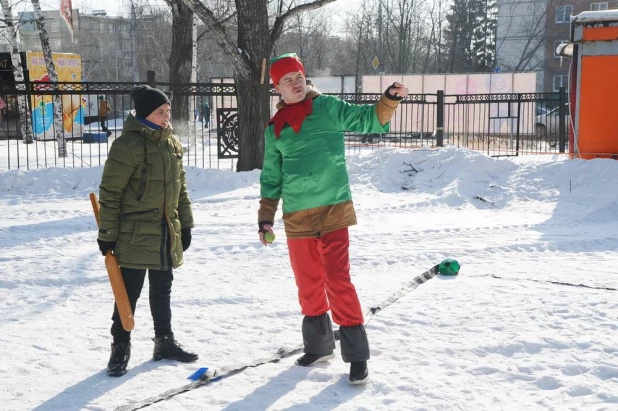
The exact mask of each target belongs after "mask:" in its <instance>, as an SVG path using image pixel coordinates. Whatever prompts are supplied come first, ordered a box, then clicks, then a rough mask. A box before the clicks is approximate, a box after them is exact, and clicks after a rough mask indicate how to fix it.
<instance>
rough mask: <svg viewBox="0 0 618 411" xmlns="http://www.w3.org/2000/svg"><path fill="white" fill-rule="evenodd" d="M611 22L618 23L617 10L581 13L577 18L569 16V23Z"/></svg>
mask: <svg viewBox="0 0 618 411" xmlns="http://www.w3.org/2000/svg"><path fill="white" fill-rule="evenodd" d="M612 20H613V21H616V22H618V10H601V11H583V12H581V13H579V14H578V15H577V16H571V22H581V23H588V22H594V21H612Z"/></svg>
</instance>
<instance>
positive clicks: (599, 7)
mask: <svg viewBox="0 0 618 411" xmlns="http://www.w3.org/2000/svg"><path fill="white" fill-rule="evenodd" d="M590 10H592V11H599V10H607V2H606V1H605V2H601V3H590Z"/></svg>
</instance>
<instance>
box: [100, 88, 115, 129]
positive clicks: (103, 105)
mask: <svg viewBox="0 0 618 411" xmlns="http://www.w3.org/2000/svg"><path fill="white" fill-rule="evenodd" d="M110 114H112V108H111V106H110V105H109V103H108V102H107V100H106V99H105V97H103V96H99V122H100V123H101V130H102V131H103V132H104V133H107V137H109V136H111V135H112V132H111V131H109V129H108V128H107V116H109V115H110Z"/></svg>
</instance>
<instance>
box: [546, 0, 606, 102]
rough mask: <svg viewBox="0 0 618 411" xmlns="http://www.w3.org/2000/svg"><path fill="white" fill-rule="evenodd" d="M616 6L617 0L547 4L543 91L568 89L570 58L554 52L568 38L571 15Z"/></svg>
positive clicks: (587, 0)
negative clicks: (564, 57)
mask: <svg viewBox="0 0 618 411" xmlns="http://www.w3.org/2000/svg"><path fill="white" fill-rule="evenodd" d="M616 8H618V0H607V1H594V0H592V1H591V0H579V1H575V0H573V1H569V0H566V1H563V2H561V4H549V6H548V10H547V26H546V35H545V37H546V41H545V50H544V51H545V66H544V84H543V86H544V87H543V89H544V90H545V91H558V90H559V89H560V87H561V86H564V87H566V88H567V89H568V86H569V81H568V78H569V66H570V64H571V60H570V59H561V58H560V56H558V55H557V54H556V48H557V47H558V45H559V44H560V43H566V42H567V41H568V40H569V35H570V30H571V24H570V23H571V16H575V15H577V14H579V13H581V12H583V11H588V10H592V11H599V10H608V9H616Z"/></svg>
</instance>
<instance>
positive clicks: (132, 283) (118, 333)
mask: <svg viewBox="0 0 618 411" xmlns="http://www.w3.org/2000/svg"><path fill="white" fill-rule="evenodd" d="M120 270H121V271H122V278H123V280H124V285H125V287H126V288H127V295H128V296H129V302H130V303H131V309H132V310H133V314H134V315H135V306H136V305H137V300H138V299H139V297H140V294H141V293H142V288H143V287H144V279H145V278H146V270H142V269H136V268H126V267H121V268H120ZM173 280H174V274H173V272H172V270H171V269H170V270H169V271H160V270H148V284H149V295H148V300H149V302H150V313H151V314H152V321H153V323H154V331H155V337H159V336H161V335H166V334H171V333H172V310H171V308H170V296H171V294H172V281H173ZM112 321H113V324H112V329H111V333H112V336H113V337H114V344H116V343H119V342H122V343H126V342H129V341H130V340H131V332H130V331H126V330H125V329H124V328H122V323H121V322H120V315H119V314H118V307H117V306H116V304H114V314H113V315H112Z"/></svg>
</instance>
